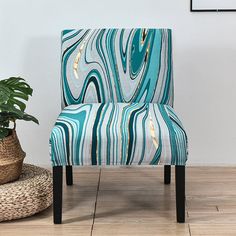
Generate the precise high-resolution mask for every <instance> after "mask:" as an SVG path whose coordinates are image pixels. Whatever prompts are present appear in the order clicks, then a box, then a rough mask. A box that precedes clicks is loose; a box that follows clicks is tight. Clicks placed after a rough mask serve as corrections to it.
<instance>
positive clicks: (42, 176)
mask: <svg viewBox="0 0 236 236" xmlns="http://www.w3.org/2000/svg"><path fill="white" fill-rule="evenodd" d="M52 190H53V188H52V175H51V172H50V171H48V170H46V169H44V168H40V167H37V166H34V165H29V164H24V165H23V169H22V174H21V176H20V178H19V179H18V180H17V181H15V182H11V183H7V184H3V185H0V193H1V194H0V222H1V221H6V220H12V219H19V218H24V217H27V216H31V215H34V214H35V213H37V212H40V211H42V210H44V209H46V208H48V207H49V206H50V205H51V204H52V196H53V194H52Z"/></svg>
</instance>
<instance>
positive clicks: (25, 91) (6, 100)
mask: <svg viewBox="0 0 236 236" xmlns="http://www.w3.org/2000/svg"><path fill="white" fill-rule="evenodd" d="M32 92H33V90H32V88H30V86H29V85H28V84H27V83H26V82H25V80H24V79H22V78H20V77H18V78H17V77H11V78H9V79H5V80H1V81H0V104H7V105H9V106H15V107H18V108H19V109H20V110H21V111H24V110H25V107H26V105H25V104H24V103H23V102H22V100H25V101H28V99H29V96H31V95H32Z"/></svg>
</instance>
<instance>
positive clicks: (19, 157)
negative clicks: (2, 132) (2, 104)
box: [0, 130, 25, 184]
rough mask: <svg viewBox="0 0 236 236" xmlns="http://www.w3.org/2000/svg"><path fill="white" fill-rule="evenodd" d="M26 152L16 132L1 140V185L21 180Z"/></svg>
mask: <svg viewBox="0 0 236 236" xmlns="http://www.w3.org/2000/svg"><path fill="white" fill-rule="evenodd" d="M24 158H25V152H24V151H23V150H22V148H21V145H20V142H19V140H18V137H17V134H16V131H15V130H13V131H12V134H11V135H9V136H7V137H6V138H4V139H2V140H0V184H4V183H7V182H10V181H14V180H16V179H18V178H19V176H20V174H21V171H22V164H23V160H24Z"/></svg>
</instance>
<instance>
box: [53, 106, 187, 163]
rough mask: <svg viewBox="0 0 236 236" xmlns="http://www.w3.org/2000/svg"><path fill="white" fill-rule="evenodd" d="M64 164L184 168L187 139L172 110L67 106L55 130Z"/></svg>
mask: <svg viewBox="0 0 236 236" xmlns="http://www.w3.org/2000/svg"><path fill="white" fill-rule="evenodd" d="M50 145H51V161H52V164H53V165H54V166H62V165H131V164H135V165H157V164H172V165H185V163H186V160H187V137H186V133H185V131H184V129H183V126H182V124H181V122H180V120H179V119H178V117H177V116H176V114H175V112H174V110H173V109H172V107H170V106H168V105H163V104H156V103H131V104H130V103H93V104H88V103H84V104H78V105H70V106H67V107H66V108H65V109H64V110H63V111H62V113H61V114H60V115H59V117H58V119H57V121H56V124H55V126H54V128H53V130H52V133H51V138H50Z"/></svg>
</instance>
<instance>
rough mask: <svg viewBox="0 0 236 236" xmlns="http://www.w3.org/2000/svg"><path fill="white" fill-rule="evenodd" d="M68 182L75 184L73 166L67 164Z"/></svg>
mask: <svg viewBox="0 0 236 236" xmlns="http://www.w3.org/2000/svg"><path fill="white" fill-rule="evenodd" d="M66 184H67V185H73V169H72V166H66Z"/></svg>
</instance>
